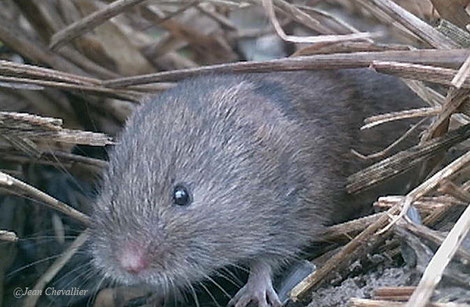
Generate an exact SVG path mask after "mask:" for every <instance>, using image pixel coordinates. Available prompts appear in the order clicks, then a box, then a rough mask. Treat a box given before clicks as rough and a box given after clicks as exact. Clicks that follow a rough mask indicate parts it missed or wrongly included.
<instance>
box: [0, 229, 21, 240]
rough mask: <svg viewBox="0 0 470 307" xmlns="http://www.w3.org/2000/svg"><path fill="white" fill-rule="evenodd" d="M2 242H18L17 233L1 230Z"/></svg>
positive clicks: (0, 238) (0, 237)
mask: <svg viewBox="0 0 470 307" xmlns="http://www.w3.org/2000/svg"><path fill="white" fill-rule="evenodd" d="M0 241H8V242H17V241H18V237H17V236H16V233H14V232H11V231H8V230H0Z"/></svg>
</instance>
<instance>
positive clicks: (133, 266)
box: [117, 246, 149, 274]
mask: <svg viewBox="0 0 470 307" xmlns="http://www.w3.org/2000/svg"><path fill="white" fill-rule="evenodd" d="M117 257H118V259H119V263H120V264H121V267H122V268H123V269H124V270H126V271H127V272H129V273H131V274H138V273H140V272H142V271H144V270H145V269H147V268H148V266H149V261H148V258H147V255H146V253H145V250H144V249H142V248H136V247H135V246H126V247H125V248H124V249H123V250H122V253H121V254H120V255H117Z"/></svg>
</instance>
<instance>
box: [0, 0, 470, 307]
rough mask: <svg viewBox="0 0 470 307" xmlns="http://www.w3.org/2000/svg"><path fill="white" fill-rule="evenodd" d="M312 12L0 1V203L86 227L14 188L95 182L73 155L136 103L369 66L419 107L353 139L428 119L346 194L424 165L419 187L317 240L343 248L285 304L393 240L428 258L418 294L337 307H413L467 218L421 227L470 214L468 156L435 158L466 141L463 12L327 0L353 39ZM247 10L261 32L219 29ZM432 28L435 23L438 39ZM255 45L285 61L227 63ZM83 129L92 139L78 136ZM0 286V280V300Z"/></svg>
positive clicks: (458, 255) (279, 6) (461, 6)
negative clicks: (422, 243)
mask: <svg viewBox="0 0 470 307" xmlns="http://www.w3.org/2000/svg"><path fill="white" fill-rule="evenodd" d="M319 2H321V1H310V2H309V4H311V5H310V6H306V5H296V4H292V3H291V2H290V1H289V2H288V1H284V0H246V1H241V2H238V1H231V0H201V1H197V0H181V1H175V0H169V1H143V0H117V1H104V0H99V1H89V0H74V1H60V0H51V1H41V0H15V1H12V0H6V1H2V2H0V42H1V44H0V46H2V48H3V49H1V50H0V52H1V53H0V111H2V112H0V152H1V153H2V156H1V157H0V162H2V164H1V165H2V168H4V170H3V171H1V170H0V187H1V188H2V192H4V193H7V194H8V193H10V194H20V195H24V196H27V197H29V198H32V199H35V200H37V201H38V202H40V203H42V204H45V205H47V206H49V207H52V208H54V209H56V210H59V211H60V212H62V213H64V214H66V215H68V216H70V217H72V218H73V219H76V220H77V221H79V222H82V223H83V224H85V225H86V224H87V223H88V217H87V216H86V215H85V214H83V213H81V212H80V211H79V210H81V209H82V207H80V206H79V208H78V210H77V209H73V208H72V207H70V206H68V205H66V204H65V203H63V202H61V201H58V200H57V199H55V198H53V197H51V196H49V195H47V194H46V193H44V192H41V191H40V190H38V189H36V188H34V187H32V186H30V185H28V184H26V183H25V181H26V179H28V178H29V179H31V180H29V182H30V183H32V184H39V181H40V179H38V178H40V176H37V178H36V177H35V176H33V177H31V176H28V175H27V170H28V167H29V166H30V165H38V164H39V165H55V166H57V167H58V168H60V169H66V170H68V171H70V172H72V173H80V174H81V175H82V176H83V174H88V176H87V175H85V177H88V180H90V177H92V176H90V175H89V174H93V176H94V174H96V173H99V171H100V170H101V169H102V168H103V167H105V165H106V162H105V161H103V160H100V159H95V158H90V157H86V156H83V155H79V154H77V151H73V148H74V147H73V146H74V145H89V146H105V145H108V144H111V143H112V141H111V138H110V137H108V136H107V135H111V136H115V135H116V134H117V133H118V131H119V127H120V126H121V125H122V123H123V122H124V121H125V119H126V118H127V116H128V115H129V114H130V112H131V111H132V108H133V107H134V105H135V104H136V103H139V102H140V101H141V99H142V98H143V97H144V96H145V95H147V94H148V93H154V92H158V91H163V90H166V89H169V88H171V87H173V86H174V82H177V81H179V80H181V79H184V78H187V77H190V76H194V75H199V74H206V73H213V72H233V73H238V72H268V71H283V70H315V69H338V68H359V67H370V68H371V69H374V70H376V71H378V72H380V73H385V74H391V75H395V76H398V77H402V78H406V79H408V81H407V84H408V85H409V87H410V88H411V89H412V90H414V91H415V92H416V93H417V94H418V95H419V96H420V97H421V98H422V99H423V100H424V101H426V102H427V103H428V104H429V107H428V108H423V109H419V110H404V111H403V112H398V113H393V114H383V115H379V116H376V117H374V118H370V119H368V121H367V122H366V126H364V129H373V126H376V125H380V124H386V123H387V122H390V121H394V120H399V119H401V118H409V117H422V118H430V117H432V118H433V119H434V120H433V121H432V124H430V125H429V126H428V127H427V128H426V130H425V132H424V134H423V136H422V138H421V141H420V143H419V144H416V145H415V146H414V147H412V148H409V149H407V150H404V151H402V152H399V153H398V154H396V155H393V156H391V157H388V158H386V159H384V160H382V161H379V162H377V163H375V164H374V165H372V166H370V167H369V168H367V169H365V170H363V171H361V172H359V173H357V174H354V175H353V176H351V177H350V178H349V179H350V183H349V185H348V187H347V188H348V190H349V191H350V192H357V191H360V190H363V189H366V188H368V187H370V186H371V185H373V184H376V183H379V182H382V181H384V180H386V179H387V178H391V177H394V176H396V175H397V174H399V173H401V172H404V171H406V170H408V169H410V168H411V167H413V166H415V165H418V164H420V163H423V162H425V163H423V167H422V168H421V170H420V171H419V172H418V173H417V174H416V180H417V182H419V184H418V185H417V188H415V189H414V190H412V191H411V192H410V193H408V194H407V195H404V196H401V197H396V196H395V197H388V198H387V197H386V198H381V199H379V200H378V202H377V204H376V205H377V207H378V208H387V211H386V212H383V213H379V214H376V215H374V216H371V217H366V218H364V219H361V220H357V221H351V222H348V223H346V224H344V225H337V226H333V227H331V228H330V229H329V230H328V232H327V233H325V234H324V239H325V240H328V241H344V239H345V238H346V240H347V241H349V242H347V243H346V244H345V245H344V247H343V248H342V249H341V250H340V251H339V252H338V253H336V254H335V255H334V256H333V257H331V258H330V259H329V260H327V261H326V262H325V263H324V264H323V266H322V267H320V268H319V269H318V270H317V271H315V272H314V273H313V274H312V275H310V276H308V277H307V278H306V279H305V280H304V281H302V282H301V283H300V284H299V285H297V286H296V287H295V288H294V289H293V291H292V292H291V298H292V300H294V301H296V300H299V299H305V298H307V299H308V297H309V293H311V291H313V290H314V289H315V288H316V287H318V286H320V285H321V284H324V283H327V282H328V281H329V280H331V278H332V276H335V274H336V275H337V274H339V273H340V272H341V270H342V269H343V268H345V267H347V266H349V265H350V264H351V263H353V262H354V261H356V260H357V259H362V258H363V257H365V256H366V255H367V254H369V253H372V252H374V251H376V250H379V249H380V250H382V251H384V252H385V253H389V254H390V255H391V257H393V255H395V256H396V255H399V253H400V252H399V251H397V250H396V245H395V249H394V248H393V245H391V247H390V248H388V247H386V246H385V243H384V242H385V240H386V239H387V240H388V239H390V238H393V240H396V241H398V240H400V235H399V233H400V231H401V232H407V233H408V234H410V236H415V237H418V238H419V237H426V238H427V239H429V240H431V239H432V240H434V241H433V242H435V244H437V245H438V246H439V245H440V247H439V248H438V249H437V251H436V253H435V255H434V256H433V258H432V259H431V261H430V262H429V265H428V267H427V268H426V269H425V270H424V275H423V277H422V279H421V282H420V283H419V284H418V285H417V287H416V288H393V287H392V288H386V289H378V290H377V292H376V294H377V295H376V297H375V298H376V299H374V300H360V299H354V298H352V300H351V302H350V304H351V306H391V305H390V304H392V303H391V301H408V303H396V302H395V303H393V304H396V305H397V306H402V305H403V306H425V305H426V304H427V303H428V302H430V298H431V295H432V293H433V291H434V289H435V287H436V286H437V284H438V282H439V281H440V279H441V278H442V276H443V274H444V269H445V268H446V266H447V264H448V263H449V262H450V261H451V259H453V258H455V259H467V261H468V260H469V259H468V258H469V256H468V253H469V252H468V251H466V250H464V249H462V248H461V247H459V246H460V244H461V241H462V240H463V238H464V237H465V235H466V234H467V233H468V230H469V229H470V217H469V211H468V208H467V210H465V211H464V213H463V214H462V215H461V216H460V217H459V218H458V220H457V221H455V219H454V220H451V219H447V220H448V222H447V223H446V224H444V225H441V226H440V227H441V228H442V227H444V228H446V229H449V228H451V231H450V232H449V233H448V235H447V236H446V237H439V236H438V235H437V236H436V235H435V233H434V232H433V230H431V228H430V227H431V226H433V225H436V223H437V222H439V221H443V220H446V217H448V215H449V212H451V209H452V208H455V206H461V205H465V206H466V205H468V202H469V201H470V194H469V193H470V192H469V189H470V174H469V173H468V167H469V164H470V154H469V153H468V152H464V153H463V154H462V155H461V156H460V157H458V158H457V159H455V160H454V161H453V162H451V163H449V164H447V165H443V164H442V163H441V161H442V157H443V156H445V154H446V151H448V150H449V149H450V148H452V147H454V146H455V145H457V144H459V143H461V142H463V141H465V140H466V139H467V138H468V137H469V136H470V130H469V127H470V126H469V122H468V116H469V115H470V107H469V101H468V95H469V89H470V81H469V79H468V74H469V71H470V51H468V49H464V48H465V47H468V46H469V45H470V41H469V37H470V36H469V34H468V32H467V28H468V27H469V26H468V25H469V24H470V16H469V15H468V13H467V12H466V10H465V8H466V6H467V5H468V4H469V2H470V1H465V0H442V1H441V0H430V1H427V0H426V1H418V0H416V1H395V2H393V1H391V0H357V1H346V0H336V1H334V0H330V1H327V2H328V3H329V5H330V6H331V7H336V8H339V9H340V10H341V11H343V12H345V15H344V16H346V15H350V16H355V18H357V19H363V20H365V21H366V22H367V23H369V24H370V25H371V27H370V30H369V29H366V30H361V31H360V30H358V29H356V28H355V27H353V26H352V25H351V24H350V23H349V22H348V21H349V20H348V19H346V18H345V17H344V16H343V15H335V14H333V13H328V12H327V11H325V10H322V9H319V8H318V7H317V6H316V4H318V3H319ZM399 4H400V5H401V6H400V5H399ZM323 6H325V5H324V4H323ZM255 7H258V8H264V10H265V11H266V13H267V14H266V16H268V17H266V19H265V20H266V23H265V26H263V27H259V26H257V27H256V28H247V27H244V25H243V24H240V23H237V22H236V21H235V19H233V18H230V17H231V16H232V15H231V13H232V12H235V11H237V10H246V11H249V10H254V8H255ZM439 16H441V17H442V18H443V19H442V20H441V23H440V26H439V27H438V26H437V21H438V20H439ZM270 24H272V25H273V26H272V27H271V26H269V25H270ZM377 24H380V25H382V26H384V28H383V29H385V30H383V31H384V32H386V33H384V32H377V31H375V30H374V28H373V27H372V25H377ZM296 30H301V31H303V32H296ZM286 32H289V34H286ZM290 33H308V35H300V34H295V35H294V34H290ZM267 34H276V35H278V36H279V37H281V38H282V39H283V40H284V43H285V44H287V42H289V43H295V44H296V45H295V49H296V50H295V52H294V53H293V54H292V55H291V56H290V57H286V58H281V59H275V60H265V61H264V60H257V61H248V62H240V60H242V59H241V57H240V52H239V50H238V47H239V45H238V44H239V42H241V41H243V40H244V39H247V38H257V37H263V36H265V35H267ZM384 35H387V36H389V37H388V38H390V37H393V40H394V43H383V41H382V40H381V38H382V36H384ZM385 41H389V39H386V40H385ZM2 44H3V45H2ZM404 109H406V106H404ZM31 114H35V115H31ZM63 124H64V126H65V127H66V128H63V127H62V125H63ZM92 128H93V129H95V130H96V131H100V133H97V132H85V130H90V129H92ZM399 141H400V140H399ZM392 146H395V144H393V145H392ZM387 152H388V149H386V150H384V151H383V152H380V153H376V154H373V155H369V156H368V157H366V156H364V155H363V154H362V153H357V154H358V155H359V156H361V157H362V158H364V159H367V158H369V159H370V158H372V157H373V158H377V157H381V156H385V155H386V153H387ZM14 176H16V177H20V179H25V180H20V179H17V178H14ZM35 180H36V181H35ZM410 206H414V207H415V208H417V209H418V210H419V212H420V214H421V216H422V217H423V221H424V222H423V224H424V226H418V227H414V226H413V224H411V223H410V222H409V221H407V220H406V218H405V213H406V211H407V209H408V208H409V207H410ZM2 208H3V207H2V206H1V203H0V209H2ZM9 210H12V209H9ZM16 210H17V209H16ZM29 213H31V211H29ZM5 214H6V213H5ZM43 218H50V217H48V216H47V217H43ZM63 223H65V222H63ZM40 224H41V223H38V225H40ZM410 225H411V226H410ZM38 227H40V226H38ZM413 227H414V228H413ZM24 228H25V224H24V222H23V224H11V225H10V227H9V228H8V230H14V231H15V232H17V233H22V232H23V229H24ZM17 236H18V237H20V236H19V235H16V234H15V233H13V232H11V231H3V230H0V240H2V241H17V240H18V238H17ZM84 237H86V234H85V232H83V235H81V236H79V237H78V238H77V239H76V242H75V243H74V244H73V245H72V246H71V247H70V248H69V250H68V252H67V253H66V254H64V255H65V256H64V257H61V258H60V259H58V261H56V262H55V263H54V264H53V265H52V266H51V267H50V268H49V269H47V270H45V271H44V274H43V275H42V277H41V278H40V280H39V281H38V282H37V284H36V287H35V289H41V288H43V287H45V286H46V285H47V283H48V282H49V281H50V280H51V279H52V278H53V277H54V276H55V274H56V273H57V272H58V271H59V270H60V268H61V267H62V266H63V265H64V264H65V262H66V261H67V259H68V258H69V257H70V256H71V253H73V251H74V250H75V249H76V248H77V246H79V245H81V243H83V241H84ZM364 242H367V243H368V244H364ZM0 252H1V251H0ZM0 254H1V253H0ZM10 260H11V259H10ZM10 262H11V261H10ZM5 263H9V262H7V261H6V262H5ZM1 268H2V267H1V266H0V269H1ZM7 268H8V266H6V267H3V269H4V270H6V269H7ZM0 271H1V270H0ZM1 277H2V275H0V278H1ZM3 282H4V281H3V280H0V288H2V285H3ZM0 304H1V297H0ZM26 304H27V305H28V306H34V305H35V304H36V301H35V300H34V299H29V300H28V301H27V302H26ZM432 306H445V304H437V303H436V304H434V305H432Z"/></svg>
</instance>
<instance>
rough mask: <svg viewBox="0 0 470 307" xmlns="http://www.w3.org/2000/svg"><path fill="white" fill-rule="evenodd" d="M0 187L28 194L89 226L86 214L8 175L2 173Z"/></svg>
mask: <svg viewBox="0 0 470 307" xmlns="http://www.w3.org/2000/svg"><path fill="white" fill-rule="evenodd" d="M0 186H3V187H4V188H7V189H11V188H15V190H13V191H16V189H17V190H20V191H21V192H23V193H25V194H27V195H28V196H30V197H32V198H34V199H36V200H39V201H40V202H41V203H44V204H46V205H47V206H48V207H50V208H52V209H55V210H57V211H60V212H62V213H64V214H65V215H68V216H70V217H71V218H74V219H76V220H77V221H80V222H82V223H84V224H85V225H88V224H89V217H88V216H86V215H85V214H83V213H81V212H79V211H77V210H75V209H74V208H72V207H70V206H68V205H66V204H65V203H63V202H61V201H59V200H57V199H55V198H53V197H51V196H49V195H47V194H46V193H44V192H42V191H40V190H38V189H36V188H35V187H32V186H30V185H29V184H26V183H24V182H23V181H20V180H18V179H16V178H14V177H12V176H10V175H8V174H5V173H3V172H0Z"/></svg>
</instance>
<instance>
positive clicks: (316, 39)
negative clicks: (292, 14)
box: [262, 0, 377, 43]
mask: <svg viewBox="0 0 470 307" xmlns="http://www.w3.org/2000/svg"><path fill="white" fill-rule="evenodd" d="M262 2H263V6H264V7H265V9H266V11H267V12H268V16H269V19H270V20H271V23H272V24H273V26H274V29H275V30H276V32H277V34H278V35H279V37H280V38H281V39H283V40H284V41H286V42H291V43H337V42H344V41H351V40H360V39H365V38H371V37H374V36H377V34H372V33H368V32H365V33H352V34H343V35H316V36H294V35H287V34H286V32H284V30H283V29H282V27H281V25H280V24H279V21H278V20H277V18H276V15H275V13H274V7H273V2H272V0H262Z"/></svg>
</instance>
